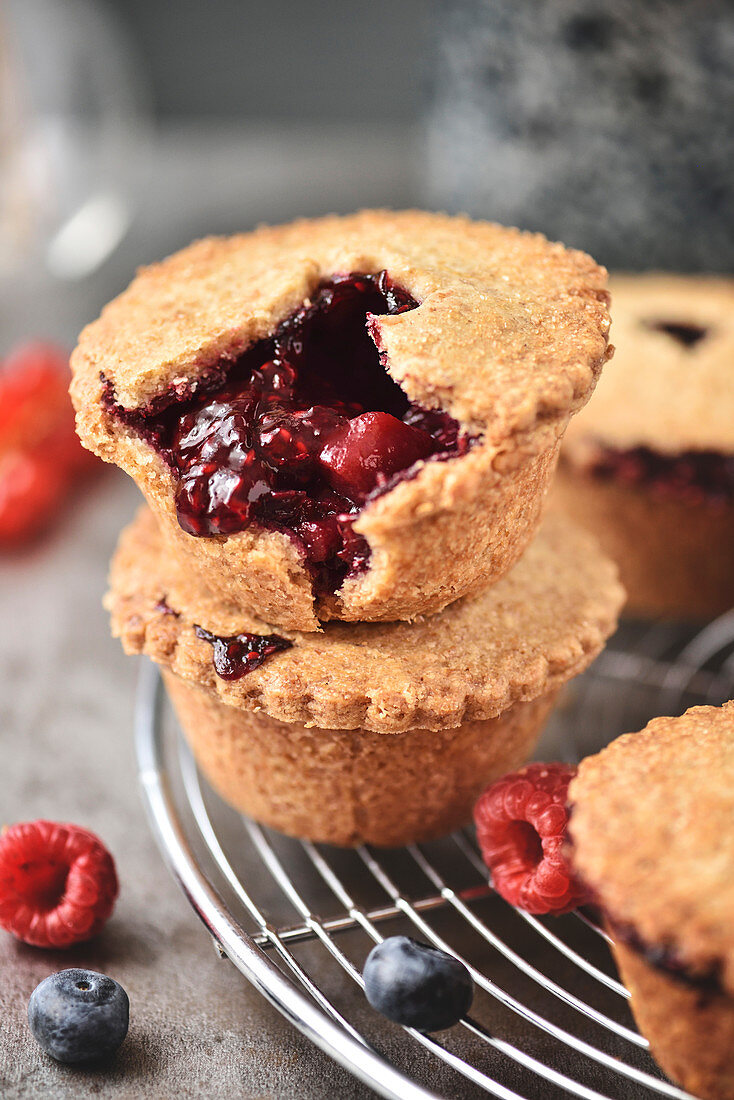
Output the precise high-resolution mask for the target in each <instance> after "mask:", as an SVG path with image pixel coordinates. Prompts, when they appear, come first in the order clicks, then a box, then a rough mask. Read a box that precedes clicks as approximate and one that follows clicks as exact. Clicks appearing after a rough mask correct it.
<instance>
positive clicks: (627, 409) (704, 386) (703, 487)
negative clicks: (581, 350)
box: [553, 275, 734, 618]
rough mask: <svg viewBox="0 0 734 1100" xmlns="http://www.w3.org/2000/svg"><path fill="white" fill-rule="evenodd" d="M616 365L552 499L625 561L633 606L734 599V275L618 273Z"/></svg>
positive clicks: (568, 453)
mask: <svg viewBox="0 0 734 1100" xmlns="http://www.w3.org/2000/svg"><path fill="white" fill-rule="evenodd" d="M611 291H612V295H613V299H614V336H615V345H616V347H617V352H616V356H615V360H614V364H613V366H612V367H610V369H609V371H607V372H605V377H604V379H603V380H602V382H601V384H600V385H599V387H598V389H597V391H596V393H595V395H594V399H593V401H591V402H590V404H589V405H588V407H587V408H586V409H584V411H583V412H582V414H581V415H580V416H579V417H578V418H576V419H575V420H574V422H573V423H572V424H571V425H570V428H569V431H568V433H567V435H566V438H565V440H564V445H563V450H562V454H561V461H560V464H559V468H558V477H557V478H556V482H555V485H554V490H553V501H554V504H555V505H557V506H559V507H561V508H562V509H564V510H565V511H566V512H567V513H568V514H569V515H570V516H571V518H573V519H576V520H577V521H578V522H580V523H583V524H584V525H585V526H587V527H588V528H589V529H590V530H592V531H593V532H594V533H595V534H596V535H597V536H598V537H599V539H600V541H601V543H602V546H603V547H604V549H606V550H607V552H608V553H609V554H611V556H612V557H613V558H614V559H615V560H616V561H617V562H618V563H619V566H620V569H621V573H622V581H623V583H624V585H625V588H626V589H627V591H628V594H629V610H630V611H631V612H633V613H637V614H643V615H648V614H649V615H667V616H674V617H675V616H679V617H688V618H707V617H711V616H714V615H716V614H719V613H720V612H723V611H726V610H728V609H729V608H730V607H732V606H734V570H732V568H731V548H732V546H734V386H733V385H732V369H733V367H734V280H732V279H727V278H723V277H719V278H717V277H706V278H704V277H683V276H673V275H644V276H615V277H614V278H613V279H612V281H611Z"/></svg>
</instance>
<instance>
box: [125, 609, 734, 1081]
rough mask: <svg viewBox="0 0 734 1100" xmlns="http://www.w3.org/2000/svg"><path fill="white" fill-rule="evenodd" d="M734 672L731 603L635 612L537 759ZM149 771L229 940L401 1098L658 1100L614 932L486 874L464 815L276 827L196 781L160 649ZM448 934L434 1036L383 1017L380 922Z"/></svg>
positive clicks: (574, 751)
mask: <svg viewBox="0 0 734 1100" xmlns="http://www.w3.org/2000/svg"><path fill="white" fill-rule="evenodd" d="M733 685H734V612H732V613H731V614H729V615H726V616H724V617H723V618H721V619H718V620H717V621H716V622H714V623H712V624H711V625H709V626H708V627H706V628H705V629H704V630H702V631H701V632H700V633H697V634H695V635H694V634H692V633H691V632H690V630H689V631H686V630H685V629H684V628H681V627H676V626H671V625H662V624H661V625H656V626H652V627H650V626H647V627H646V626H643V625H640V624H638V625H635V624H625V625H624V626H623V627H622V628H621V629H620V631H619V632H618V634H617V635H616V636H615V638H614V639H613V640H612V642H611V644H610V645H609V647H608V648H607V649H606V650H605V652H604V653H603V654H602V655H601V656H600V657H599V658H598V659H597V661H596V662H595V663H594V665H593V666H592V668H591V669H590V670H589V671H588V672H587V673H585V674H584V675H583V676H581V677H580V678H579V679H578V680H576V681H575V682H574V683H573V684H572V685H570V687H569V688H568V689H567V691H566V694H565V695H564V697H563V698H562V700H561V704H560V706H559V707H558V709H557V710H556V713H555V714H554V716H553V718H552V720H551V723H550V725H549V728H548V730H547V732H546V734H545V735H544V738H543V742H542V744H541V747H540V750H539V752H538V756H539V758H541V759H542V758H544V757H545V758H550V759H552V758H561V759H567V760H577V759H579V758H580V757H581V756H584V755H586V754H587V753H589V752H593V751H595V750H597V749H599V748H600V747H601V746H602V745H603V744H605V743H606V742H607V741H609V740H610V739H611V738H612V737H615V736H617V735H618V734H620V733H622V732H625V731H630V730H635V729H639V728H641V727H642V726H643V725H644V724H645V723H646V722H647V721H648V720H649V719H650V718H651V717H653V716H655V715H657V714H679V713H681V712H682V711H683V710H685V709H686V708H687V707H689V706H693V705H695V704H699V703H721V702H723V701H724V700H725V699H728V698H729V697H730V696H731V694H732V686H733ZM136 739H137V753H138V762H139V769H140V780H141V783H142V787H143V792H144V798H145V801H146V805H147V809H148V812H149V816H150V819H151V822H152V826H153V831H154V833H155V836H156V839H157V841H158V844H159V846H160V848H161V851H162V853H163V855H164V857H165V859H166V861H167V863H168V865H169V867H170V868H171V870H172V872H173V874H174V875H175V877H176V878H177V879H178V881H179V883H180V885H181V886H182V888H183V890H184V892H185V893H186V895H187V896H188V898H189V901H190V902H191V904H192V905H193V907H194V909H195V910H196V912H197V913H198V914H199V916H200V917H201V919H202V921H203V922H204V924H205V925H206V927H207V928H208V929H209V931H210V932H211V934H212V936H213V937H214V940H215V944H216V945H217V946H218V949H219V950H220V952H221V954H222V955H223V956H226V957H227V958H229V959H230V960H231V961H232V963H234V965H235V966H237V967H238V968H239V970H240V971H241V972H242V973H243V974H244V975H245V977H246V978H248V979H249V981H251V982H252V983H253V984H254V985H255V986H256V987H257V988H258V989H259V990H260V992H261V993H263V994H264V996H265V997H267V999H268V1000H269V1001H271V1002H272V1004H274V1005H275V1006H276V1007H277V1008H278V1009H279V1010H280V1011H281V1012H282V1013H283V1014H284V1015H285V1016H286V1017H287V1019H289V1020H290V1021H291V1023H292V1024H294V1025H295V1026H296V1027H298V1028H299V1029H300V1030H301V1031H302V1032H303V1033H304V1034H305V1035H306V1036H308V1037H309V1038H310V1039H311V1040H312V1041H313V1042H314V1043H316V1044H317V1045H318V1046H319V1047H321V1049H322V1050H324V1051H326V1052H327V1053H328V1054H330V1055H331V1056H332V1057H333V1058H335V1059H336V1060H337V1061H338V1062H340V1063H341V1064H342V1065H343V1066H345V1067H346V1068H347V1069H348V1070H349V1071H350V1072H351V1073H353V1074H355V1075H356V1076H357V1077H359V1078H361V1079H362V1081H364V1082H366V1083H367V1084H368V1085H370V1086H371V1087H372V1088H373V1089H374V1090H375V1091H376V1092H377V1093H379V1094H381V1095H383V1096H387V1097H392V1098H395V1100H419V1098H421V1100H426V1098H428V1097H433V1098H435V1097H461V1098H462V1100H464V1098H467V1100H470V1098H472V1097H481V1096H486V1095H487V1094H489V1095H490V1096H494V1097H499V1098H500V1100H553V1098H560V1097H564V1096H568V1095H571V1096H576V1097H584V1098H586V1100H620V1098H624V1100H638V1098H639V1100H645V1098H647V1100H649V1098H650V1097H655V1096H658V1097H660V1096H663V1097H674V1098H678V1100H681V1098H684V1097H687V1096H688V1094H687V1093H685V1092H683V1091H682V1090H681V1089H679V1088H677V1087H676V1086H674V1085H672V1084H671V1083H670V1082H668V1081H667V1080H665V1079H664V1078H663V1077H662V1075H661V1074H660V1071H659V1070H658V1068H657V1067H656V1065H655V1063H654V1062H653V1060H652V1059H651V1057H650V1055H649V1053H648V1044H647V1042H646V1040H645V1039H644V1038H643V1037H642V1036H640V1035H639V1034H638V1032H637V1031H636V1030H635V1027H634V1023H633V1021H632V1017H631V1015H630V1013H629V1008H628V1003H627V1000H628V994H627V992H626V990H625V989H624V987H623V986H622V985H621V984H620V983H619V981H618V980H617V978H616V975H615V972H614V967H613V965H612V962H611V957H610V955H609V951H608V947H607V941H606V937H605V935H604V932H603V931H602V929H601V928H599V927H598V926H597V925H596V924H594V922H593V921H592V920H591V919H589V917H588V916H586V915H585V914H583V913H574V914H570V915H568V916H565V917H561V918H557V919H555V920H553V919H547V920H546V919H544V920H539V919H537V918H535V917H532V916H529V915H528V914H526V913H522V912H520V911H519V910H516V909H514V908H513V907H511V906H509V905H507V904H506V903H505V902H503V901H502V900H501V899H500V898H498V897H497V896H496V895H495V894H494V893H493V891H492V889H491V888H490V886H489V885H488V882H487V876H486V871H485V869H484V867H483V864H482V862H481V859H480V857H479V854H478V851H477V848H476V845H475V841H474V838H473V835H472V833H471V832H470V831H468V830H467V831H462V832H458V833H455V834H454V835H453V836H451V837H448V838H446V839H444V840H441V841H437V842H434V843H430V844H425V845H419V846H411V847H409V848H405V849H400V850H391V851H378V850H373V849H369V848H360V849H357V850H355V851H343V850H339V849H334V848H329V847H327V846H325V845H315V844H311V843H307V842H300V841H296V840H292V839H289V838H287V837H283V836H281V835H280V834H278V833H275V832H272V831H270V830H268V829H264V828H262V827H260V826H259V825H257V824H256V823H255V822H253V821H251V820H249V819H247V818H244V817H242V816H240V815H238V814H237V813H235V812H234V811H233V810H230V809H229V808H227V807H226V806H224V804H223V803H222V802H221V800H220V799H218V798H217V796H216V795H214V794H213V793H212V792H211V791H210V790H209V789H208V787H207V786H206V784H205V783H204V782H203V781H202V780H201V779H200V777H199V774H198V772H197V769H196V765H195V763H194V761H193V758H192V756H191V754H190V752H189V750H188V748H187V746H186V743H185V741H184V740H183V737H182V736H181V734H180V731H179V729H178V727H177V724H176V721H175V718H174V716H173V714H172V711H171V710H170V707H169V705H168V703H167V700H166V697H165V693H164V692H163V690H162V685H161V682H160V679H159V676H158V672H157V669H156V668H155V667H154V666H152V665H148V664H146V665H144V667H143V672H142V676H141V681H140V687H139V696H138V708H137V731H136ZM398 932H404V933H408V934H412V935H414V936H416V937H417V938H419V939H423V940H425V941H427V942H429V943H432V944H434V945H436V946H438V947H442V948H444V949H445V950H449V951H451V952H453V953H454V954H455V955H457V956H458V957H460V958H462V959H463V960H464V962H466V964H467V965H468V967H469V969H470V971H471V973H472V976H473V978H474V982H475V986H476V995H475V999H474V1004H473V1005H472V1010H471V1015H470V1016H467V1017H466V1018H465V1019H464V1020H462V1021H461V1023H460V1024H458V1025H457V1026H456V1027H455V1028H452V1029H451V1030H450V1031H445V1032H442V1033H441V1034H440V1036H439V1037H436V1036H433V1035H423V1034H421V1033H419V1032H417V1031H414V1030H412V1029H409V1028H400V1027H398V1026H396V1025H394V1024H389V1023H388V1022H387V1021H385V1020H384V1019H382V1017H380V1016H379V1015H378V1014H377V1013H375V1012H374V1011H373V1010H372V1009H371V1008H370V1007H369V1005H368V1004H367V1002H366V1000H365V998H364V994H363V991H362V978H361V971H362V966H363V964H364V960H365V958H366V956H367V953H368V951H369V950H370V948H371V947H372V946H373V944H374V943H376V942H379V941H380V940H381V939H382V938H383V937H384V936H388V935H394V934H395V933H398Z"/></svg>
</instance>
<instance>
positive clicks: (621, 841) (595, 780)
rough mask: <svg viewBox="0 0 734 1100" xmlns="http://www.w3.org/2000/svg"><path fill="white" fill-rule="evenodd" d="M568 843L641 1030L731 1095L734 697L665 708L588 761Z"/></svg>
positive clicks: (666, 1063)
mask: <svg viewBox="0 0 734 1100" xmlns="http://www.w3.org/2000/svg"><path fill="white" fill-rule="evenodd" d="M569 801H570V803H571V806H572V813H571V821H570V837H571V842H572V846H571V854H572V858H573V862H574V866H575V869H576V871H577V873H578V874H579V875H580V876H581V877H582V878H583V879H584V881H585V882H586V883H587V885H588V886H590V887H591V889H592V890H593V891H594V893H595V895H596V898H597V900H598V902H599V904H600V906H601V907H602V909H603V911H604V913H605V918H606V922H607V924H608V926H609V930H610V933H611V935H612V937H613V939H614V945H613V951H614V955H615V958H616V960H617V963H618V965H619V968H620V972H621V975H622V979H623V980H624V982H625V984H626V985H627V987H628V989H629V990H630V993H631V996H632V1001H631V1003H632V1008H633V1011H634V1013H635V1017H636V1019H637V1021H638V1023H639V1026H640V1030H641V1031H642V1032H643V1034H645V1035H646V1036H647V1037H648V1039H649V1040H650V1044H651V1048H652V1052H653V1054H654V1055H655V1058H656V1059H657V1060H658V1062H659V1063H660V1065H661V1066H662V1068H663V1069H664V1070H665V1072H666V1073H668V1074H669V1075H670V1076H671V1077H673V1078H674V1079H675V1080H677V1081H679V1082H680V1083H681V1084H682V1085H683V1086H684V1087H685V1088H686V1089H689V1090H690V1091H691V1092H693V1093H694V1094H695V1095H696V1096H701V1097H704V1098H711V1100H732V1098H734V923H733V919H732V918H733V917H734V829H732V822H733V821H734V703H727V704H725V705H724V706H723V707H721V708H717V707H694V708H693V709H691V710H689V711H687V712H686V714H684V715H683V716H682V717H681V718H656V719H655V720H654V721H652V722H650V723H649V725H648V726H647V727H646V728H645V729H644V730H643V731H642V732H641V733H635V734H627V735H625V736H624V737H620V738H618V739H617V740H616V741H614V742H613V743H612V744H611V745H609V746H608V747H607V748H606V749H604V750H603V751H602V752H601V753H599V754H598V755H596V756H591V757H588V758H587V759H586V760H584V761H582V763H581V764H580V766H579V771H578V775H577V776H576V778H575V779H574V780H573V781H572V783H571V785H570V787H569Z"/></svg>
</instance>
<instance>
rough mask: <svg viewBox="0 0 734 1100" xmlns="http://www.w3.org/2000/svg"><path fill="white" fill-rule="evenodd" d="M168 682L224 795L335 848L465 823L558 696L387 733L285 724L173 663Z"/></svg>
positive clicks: (437, 832)
mask: <svg viewBox="0 0 734 1100" xmlns="http://www.w3.org/2000/svg"><path fill="white" fill-rule="evenodd" d="M163 678H164V681H165V684H166V688H167V690H168V694H169V696H170V698H171V701H172V702H173V705H174V708H175V710H176V713H177V715H178V718H179V721H180V723H181V726H182V727H183V730H184V732H185V734H186V737H187V739H188V741H189V743H190V745H191V748H192V749H193V752H194V755H195V756H196V759H197V761H198V763H199V766H200V767H201V769H202V771H203V772H204V773H205V775H206V776H207V778H208V780H209V782H210V783H211V785H212V786H213V787H214V788H215V790H217V791H218V793H219V794H220V795H221V796H222V798H224V799H225V801H226V802H228V803H230V804H231V805H232V806H233V807H234V808H235V809H237V810H239V811H241V812H242V813H245V814H247V815H248V816H250V817H253V818H255V820H256V821H259V822H261V823H262V824H264V825H268V826H270V827H271V828H273V829H277V830H278V831H279V832H282V833H286V834H288V835H289V836H295V837H300V838H302V839H308V840H314V841H320V842H323V843H326V844H334V845H338V846H340V847H354V846H356V845H359V844H374V845H376V846H379V847H387V848H389V847H399V846H402V845H405V844H411V843H414V842H419V841H424V840H430V839H432V838H434V837H439V836H443V835H445V834H446V833H450V832H452V831H453V830H454V829H456V828H458V827H459V826H461V825H465V824H466V823H467V822H468V821H470V820H471V813H472V808H473V806H474V803H475V802H476V799H477V798H478V796H479V795H480V794H481V792H482V790H483V789H484V787H485V786H486V785H487V784H488V783H491V782H492V781H493V780H494V779H497V778H498V777H499V776H501V775H503V774H504V773H505V772H508V771H513V770H515V769H516V768H518V767H520V766H521V765H522V764H524V763H525V761H526V760H527V759H528V757H529V756H530V755H531V754H532V752H533V750H534V748H535V745H536V743H537V740H538V737H539V735H540V732H541V729H542V727H543V725H544V723H545V721H546V718H547V717H548V714H549V713H550V710H551V708H552V706H553V702H554V699H555V696H556V694H557V692H556V691H555V690H554V691H550V692H548V693H546V694H544V695H541V696H540V697H539V698H537V699H533V700H531V701H529V702H523V703H516V704H515V705H514V706H512V707H510V709H509V710H507V711H505V712H504V713H503V714H501V715H500V716H499V717H498V718H493V719H489V720H488V721H468V722H464V723H463V724H462V725H461V726H459V727H458V728H456V729H450V730H442V731H431V730H421V729H414V730H409V731H407V732H404V733H398V734H380V733H371V732H369V731H367V730H334V729H328V730H327V729H320V728H319V727H317V726H311V727H306V726H304V725H301V724H299V723H297V722H292V723H288V722H280V721H278V720H277V719H274V718H270V717H269V716H267V715H265V714H263V713H252V712H251V711H246V710H241V709H238V708H235V707H231V706H227V705H226V704H224V703H222V702H221V701H220V700H219V699H218V698H217V696H216V695H214V694H213V693H212V692H210V691H207V690H205V689H202V688H200V687H198V686H196V685H193V684H191V683H188V682H187V681H185V680H183V679H181V678H180V677H178V676H176V675H175V674H174V673H171V672H169V671H166V670H164V671H163Z"/></svg>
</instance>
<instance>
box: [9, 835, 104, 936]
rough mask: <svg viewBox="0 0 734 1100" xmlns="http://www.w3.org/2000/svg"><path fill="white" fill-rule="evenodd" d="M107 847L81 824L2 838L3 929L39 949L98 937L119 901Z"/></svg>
mask: <svg viewBox="0 0 734 1100" xmlns="http://www.w3.org/2000/svg"><path fill="white" fill-rule="evenodd" d="M117 890H118V887H117V874H116V873H115V864H114V861H113V859H112V856H111V855H110V853H109V852H108V851H107V849H106V848H105V846H104V845H103V844H102V842H101V841H100V840H99V839H98V838H97V837H96V836H95V835H94V833H90V832H88V831H87V830H86V829H80V828H78V826H76V825H57V824H55V823H54V822H53V821H32V822H24V823H20V824H18V825H12V826H11V827H10V828H9V829H6V830H5V832H3V834H2V835H1V836H0V927H2V928H5V929H6V930H7V931H8V932H12V933H13V935H14V936H17V937H18V939H19V940H23V942H24V943H30V944H32V945H33V946H34V947H71V945H72V944H75V943H81V942H82V941H83V940H88V939H90V938H91V937H92V936H94V935H96V934H97V932H99V931H100V930H101V928H102V927H103V925H104V924H105V922H106V921H107V919H108V917H109V916H110V914H111V912H112V910H113V908H114V904H115V899H116V897H117Z"/></svg>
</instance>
